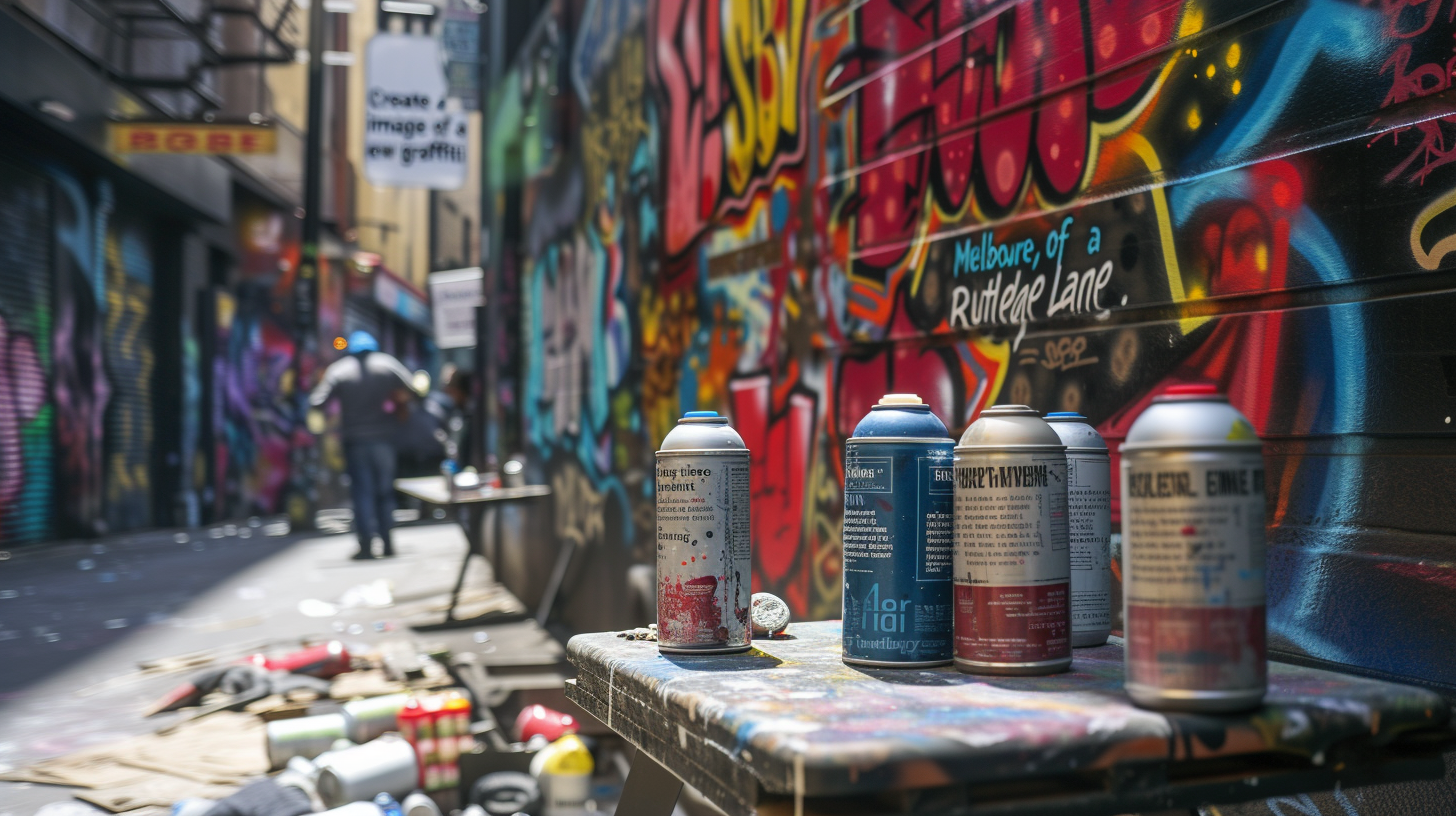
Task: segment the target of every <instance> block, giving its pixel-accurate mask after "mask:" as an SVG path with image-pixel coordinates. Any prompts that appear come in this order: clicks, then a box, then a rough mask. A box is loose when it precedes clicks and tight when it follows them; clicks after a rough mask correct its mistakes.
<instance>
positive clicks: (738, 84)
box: [722, 0, 808, 195]
mask: <svg viewBox="0 0 1456 816" xmlns="http://www.w3.org/2000/svg"><path fill="white" fill-rule="evenodd" d="M807 5H808V3H807V0H731V1H730V2H728V3H725V4H724V5H723V7H722V14H723V51H724V60H725V62H726V63H727V66H726V67H727V70H728V84H729V88H730V91H731V100H730V104H729V107H728V109H727V110H726V111H725V112H724V116H723V141H724V153H725V159H726V164H727V166H728V187H729V190H730V192H731V193H732V194H733V195H739V194H742V193H743V191H744V190H745V189H747V188H748V185H749V182H750V181H751V180H752V179H753V177H754V175H755V174H756V173H758V172H759V171H762V170H765V169H767V168H769V167H770V166H771V165H772V163H773V161H774V158H775V156H777V154H778V153H779V152H780V151H781V150H783V149H785V147H786V144H785V143H793V142H795V141H796V140H797V138H798V135H799V115H800V114H799V78H800V71H801V69H802V66H803V48H804V45H803V43H804V30H805V19H804V18H805V14H806V8H807Z"/></svg>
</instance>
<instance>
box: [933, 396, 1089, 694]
mask: <svg viewBox="0 0 1456 816" xmlns="http://www.w3.org/2000/svg"><path fill="white" fill-rule="evenodd" d="M1070 573H1071V554H1070V551H1069V547H1068V540H1067V454H1066V446H1065V445H1063V444H1062V441H1061V438H1060V437H1058V436H1057V433H1056V431H1054V430H1052V428H1051V426H1050V425H1048V424H1047V423H1046V422H1045V421H1044V420H1043V419H1042V418H1041V417H1040V416H1039V415H1038V414H1037V412H1036V411H1033V410H1031V409H1030V408H1028V407H1026V406H1025V405H996V406H992V407H990V408H987V409H985V410H984V411H982V412H981V416H980V418H979V419H977V420H976V421H975V422H973V423H971V426H970V427H969V428H967V429H966V432H965V434H963V435H962V436H961V441H960V445H958V446H957V447H956V449H955V664H956V668H958V669H960V670H961V671H965V672H970V673H972V674H1013V675H1027V674H1052V673H1054V672H1059V671H1065V670H1066V669H1067V668H1068V667H1069V666H1071V664H1072V640H1071V631H1070V630H1071V615H1070V600H1071V599H1070V597H1069V595H1070V587H1069V583H1070V579H1071V575H1070Z"/></svg>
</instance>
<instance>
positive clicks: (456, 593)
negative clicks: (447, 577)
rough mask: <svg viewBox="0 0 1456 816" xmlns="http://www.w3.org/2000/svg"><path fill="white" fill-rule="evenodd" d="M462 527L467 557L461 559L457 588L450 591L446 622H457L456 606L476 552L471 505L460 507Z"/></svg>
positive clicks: (456, 579) (456, 582) (456, 578)
mask: <svg viewBox="0 0 1456 816" xmlns="http://www.w3.org/2000/svg"><path fill="white" fill-rule="evenodd" d="M459 513H460V515H459V519H460V526H461V527H463V528H465V557H464V558H462V559H460V574H459V575H457V576H456V577H455V588H454V589H452V590H450V608H449V609H446V610H445V622H446V623H449V622H451V621H453V620H455V605H456V604H458V603H460V590H461V588H462V587H464V586H465V573H466V572H467V571H468V570H469V569H470V556H471V555H472V554H473V553H474V552H475V541H474V539H473V538H472V536H473V535H474V534H475V528H474V526H473V525H472V524H471V523H470V522H471V518H470V515H471V514H470V507H469V505H461V506H460V507H459Z"/></svg>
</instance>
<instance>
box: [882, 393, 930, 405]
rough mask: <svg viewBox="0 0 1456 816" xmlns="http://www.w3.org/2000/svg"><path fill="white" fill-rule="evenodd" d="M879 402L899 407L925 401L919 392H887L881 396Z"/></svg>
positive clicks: (921, 403)
mask: <svg viewBox="0 0 1456 816" xmlns="http://www.w3.org/2000/svg"><path fill="white" fill-rule="evenodd" d="M879 404H880V405H889V406H895V407H899V406H906V405H924V404H925V401H924V400H922V399H920V395H919V394H886V395H884V396H883V397H880V402H879Z"/></svg>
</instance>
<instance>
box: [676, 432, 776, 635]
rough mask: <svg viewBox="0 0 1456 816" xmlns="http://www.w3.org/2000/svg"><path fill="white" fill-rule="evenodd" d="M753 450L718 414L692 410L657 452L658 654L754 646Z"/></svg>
mask: <svg viewBox="0 0 1456 816" xmlns="http://www.w3.org/2000/svg"><path fill="white" fill-rule="evenodd" d="M748 469H749V459H748V446H746V445H744V444H743V437H741V436H739V435H738V432H737V431H734V430H733V429H732V428H730V427H728V420H727V418H725V417H721V416H718V414H717V413H716V412H714V411H689V412H687V413H686V414H684V415H683V418H682V419H680V420H678V423H677V427H675V428H673V429H672V430H671V431H670V432H668V434H667V437H666V438H664V439H663V440H662V449H661V450H659V451H658V452H657V474H656V476H657V478H656V482H655V485H654V487H655V490H656V493H657V648H658V650H659V651H663V652H682V653H689V654H714V653H724V652H743V651H747V650H748V649H749V647H750V646H751V638H752V633H751V632H750V631H749V627H748V613H749V608H750V600H751V598H752V581H753V576H752V574H751V571H752V569H753V552H752V549H751V544H750V535H751V532H752V531H751V530H750V528H749V506H748V505H749V482H748Z"/></svg>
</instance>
